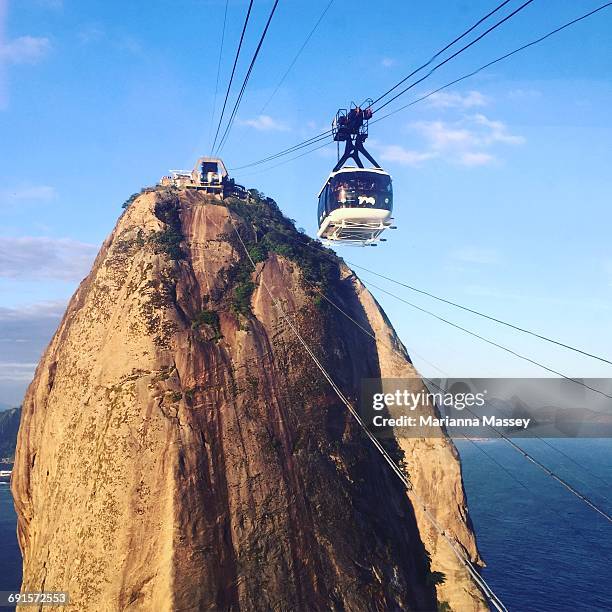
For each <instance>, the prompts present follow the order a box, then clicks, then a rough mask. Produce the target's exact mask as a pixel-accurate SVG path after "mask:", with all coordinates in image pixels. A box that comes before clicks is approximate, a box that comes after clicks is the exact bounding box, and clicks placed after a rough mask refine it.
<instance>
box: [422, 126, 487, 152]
mask: <svg viewBox="0 0 612 612" xmlns="http://www.w3.org/2000/svg"><path fill="white" fill-rule="evenodd" d="M412 125H413V127H414V128H415V129H416V130H417V131H419V132H421V134H422V135H423V136H424V137H425V139H426V140H427V141H428V143H429V145H430V146H431V147H433V148H434V149H437V150H447V149H450V148H452V147H457V146H461V147H463V146H468V145H471V144H473V143H474V140H475V138H474V134H473V133H472V132H471V131H470V130H468V129H467V128H462V127H458V126H457V124H454V125H451V124H448V123H446V122H444V121H439V120H438V121H418V122H416V123H413V124H412Z"/></svg>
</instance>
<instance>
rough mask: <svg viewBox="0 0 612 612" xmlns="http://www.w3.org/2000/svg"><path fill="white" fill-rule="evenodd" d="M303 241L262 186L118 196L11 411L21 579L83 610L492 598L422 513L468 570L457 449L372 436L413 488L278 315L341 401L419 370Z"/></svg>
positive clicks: (369, 302) (350, 284) (367, 299)
mask: <svg viewBox="0 0 612 612" xmlns="http://www.w3.org/2000/svg"><path fill="white" fill-rule="evenodd" d="M234 228H236V229H237V231H239V232H240V235H241V236H242V237H243V239H244V241H245V243H246V246H247V248H248V250H249V253H250V255H251V256H252V258H253V260H254V261H255V262H256V270H253V268H252V266H251V264H250V262H249V260H248V259H247V258H246V256H245V252H244V248H243V247H242V245H241V243H240V242H239V240H238V238H237V235H236V230H235V229H234ZM308 240H309V239H308V238H306V237H305V236H303V235H301V234H299V233H298V232H297V231H296V230H295V229H294V228H293V226H292V224H291V223H290V222H288V221H287V220H286V219H285V218H284V217H282V215H281V214H280V212H279V211H278V209H277V208H276V206H275V204H274V203H273V202H271V201H267V200H260V199H258V198H255V199H252V200H251V201H250V202H249V203H246V202H241V201H225V202H220V201H213V200H211V199H210V198H209V197H208V196H206V195H204V194H201V193H199V192H193V191H188V192H185V191H180V192H174V191H164V190H151V191H148V192H145V193H143V194H142V195H141V196H140V197H138V198H137V199H136V200H135V201H134V202H133V203H132V204H131V205H130V206H129V208H128V209H127V210H126V211H125V213H124V214H123V215H122V217H121V218H120V220H119V221H118V223H117V226H116V228H115V230H114V231H113V232H112V234H111V235H110V236H109V238H108V239H107V240H106V241H105V243H104V245H103V246H102V249H101V251H100V253H99V255H98V257H97V259H96V261H95V263H94V266H93V269H92V271H91V273H90V274H89V276H88V277H87V278H86V279H85V280H84V281H83V282H82V283H81V285H80V287H79V288H78V290H77V292H76V293H75V295H74V296H73V298H72V300H71V302H70V304H69V306H68V308H67V311H66V314H65V316H64V318H63V321H62V323H61V324H60V327H59V329H58V330H57V332H56V334H55V336H54V338H53V340H52V341H51V344H50V345H49V347H48V349H47V350H46V352H45V354H44V356H43V358H42V360H41V362H40V364H39V366H38V369H37V371H36V375H35V378H34V381H33V382H32V384H31V385H30V387H29V390H28V392H27V395H26V397H25V400H24V403H23V415H22V420H21V427H20V432H19V438H18V444H17V453H16V463H15V469H14V476H13V481H12V489H13V494H14V497H15V503H16V508H17V513H18V519H19V522H18V535H19V542H20V545H21V549H22V552H23V557H24V579H23V589H27V590H32V591H40V590H62V591H68V592H69V594H70V597H71V606H70V608H71V609H74V610H309V611H310V610H364V611H366V610H368V611H369V610H397V609H402V610H432V609H433V610H435V609H436V607H437V606H438V605H439V603H440V602H443V601H445V602H447V603H448V604H449V605H450V607H451V608H452V609H453V610H455V609H457V610H484V609H486V605H485V603H484V600H483V599H482V596H481V594H480V592H479V590H478V588H477V587H476V586H475V584H474V583H473V582H472V580H471V578H470V577H469V576H468V575H467V573H466V572H465V570H464V569H463V568H462V566H461V565H460V564H459V563H458V561H457V560H456V558H455V557H454V556H453V554H452V551H451V550H450V548H449V547H448V545H447V544H446V543H445V542H444V541H443V540H442V538H441V537H440V536H439V534H438V533H437V531H436V530H435V529H434V528H433V527H432V525H431V522H430V521H429V520H428V518H427V516H426V514H425V511H424V507H426V508H427V511H428V512H429V513H431V514H432V515H434V516H435V517H436V520H437V521H438V522H439V523H440V524H441V525H442V526H443V527H444V529H445V531H446V533H447V535H450V536H451V537H452V538H453V539H454V540H455V541H456V542H457V543H458V546H460V547H461V548H462V550H463V551H464V554H465V555H466V556H468V557H470V558H471V559H472V560H474V561H476V562H477V561H478V553H477V550H476V545H475V540H474V536H473V533H472V531H471V528H470V523H469V519H468V515H467V509H466V503H465V499H464V493H463V486H462V481H461V472H460V465H459V462H458V458H457V454H456V451H455V449H454V447H453V445H452V443H451V442H450V441H449V440H447V439H446V438H444V437H441V438H437V439H432V440H416V439H403V438H402V439H400V438H398V440H397V441H396V440H395V439H394V438H392V439H391V440H386V441H385V445H386V446H387V447H388V448H389V452H391V453H392V454H393V455H394V457H396V458H397V459H398V460H399V459H400V458H401V457H402V455H403V458H404V462H405V465H406V469H407V471H408V473H409V475H410V478H411V480H412V482H413V485H414V491H413V493H412V494H409V495H407V494H406V492H405V490H404V488H403V487H402V485H401V483H400V482H399V479H397V477H396V476H395V475H394V474H393V473H392V472H391V471H390V470H389V468H388V466H387V465H386V464H385V462H384V461H383V460H382V459H381V457H380V455H379V454H378V453H377V452H376V450H375V449H374V448H373V447H372V444H371V443H369V441H368V440H367V439H366V438H365V436H364V435H363V433H362V432H361V431H360V429H359V427H358V426H357V424H356V423H355V421H354V420H353V419H352V418H351V417H350V415H349V414H348V412H347V410H346V407H345V406H344V405H343V404H342V403H341V402H340V401H339V400H338V397H337V396H336V394H335V393H334V392H333V390H332V389H331V387H330V386H329V384H328V383H327V382H326V381H325V379H324V378H323V377H322V376H321V373H320V371H319V370H318V369H317V368H316V366H315V365H314V363H313V361H312V360H311V358H310V357H309V356H308V355H307V354H306V352H305V351H304V348H303V347H302V346H301V345H300V343H299V342H298V340H297V339H296V337H295V335H294V333H293V332H292V330H291V328H290V326H289V325H288V323H287V320H286V319H285V318H283V315H282V313H281V310H280V309H282V310H283V311H284V312H286V313H287V317H288V318H289V319H290V320H291V322H292V323H293V325H295V327H296V329H299V330H300V332H301V333H302V334H303V336H304V337H305V338H306V339H307V340H308V343H309V345H310V346H311V347H312V349H313V351H314V352H315V353H316V354H317V356H318V358H319V359H320V360H321V362H322V363H323V364H324V365H325V367H326V368H327V369H328V371H329V372H330V373H331V374H332V376H333V377H334V380H335V381H336V383H337V384H338V385H339V386H340V387H341V388H342V390H343V392H344V393H345V394H346V395H347V396H348V397H349V398H350V399H351V401H356V397H357V394H358V391H359V386H360V383H361V380H362V378H365V377H379V376H381V375H382V376H386V377H391V376H416V372H415V371H414V368H413V367H412V365H411V363H410V360H409V358H408V354H407V353H406V351H405V349H404V347H403V346H402V344H401V343H400V342H399V340H398V338H397V337H396V335H395V332H394V331H393V329H392V327H391V325H390V323H389V322H388V320H387V319H386V317H385V315H384V313H383V312H382V311H381V309H380V307H379V306H378V304H377V303H376V302H375V300H374V299H373V297H372V296H371V295H370V294H369V292H368V291H367V290H366V289H365V288H364V286H363V285H362V284H361V283H360V281H359V280H358V279H357V278H356V277H355V275H354V274H353V273H352V272H351V271H350V270H349V269H348V268H347V267H346V266H345V265H344V264H343V263H342V262H341V260H339V259H336V258H335V257H333V256H331V255H329V254H327V253H322V252H320V251H318V250H317V249H315V248H311V247H310V246H307V245H306V244H304V243H305V242H308ZM266 287H267V289H266ZM268 290H269V291H270V292H271V294H272V296H273V298H274V300H273V299H272V298H271V297H270V294H269V293H268ZM319 292H322V293H324V294H325V295H328V296H329V297H330V298H331V299H332V300H333V301H334V303H336V304H338V305H340V306H341V308H342V309H343V310H345V311H346V312H347V313H349V314H350V316H351V317H352V318H354V319H355V320H357V321H359V322H360V325H362V326H363V327H364V328H366V329H367V330H368V332H369V333H370V334H371V335H370V336H369V335H367V334H364V332H363V330H362V329H359V328H358V327H357V326H356V325H354V323H353V322H351V321H350V320H348V318H347V317H345V316H344V315H343V314H342V313H341V312H340V311H338V310H337V309H336V308H334V307H332V306H331V305H330V304H329V303H327V302H325V300H322V299H321V294H320V293H319ZM275 301H277V302H276V303H275ZM371 336H373V337H371ZM415 380H416V383H415V384H420V383H419V381H418V379H415ZM415 496H416V497H415ZM439 572H442V573H443V574H444V581H443V582H442V581H441V580H440V579H439ZM436 577H438V579H436Z"/></svg>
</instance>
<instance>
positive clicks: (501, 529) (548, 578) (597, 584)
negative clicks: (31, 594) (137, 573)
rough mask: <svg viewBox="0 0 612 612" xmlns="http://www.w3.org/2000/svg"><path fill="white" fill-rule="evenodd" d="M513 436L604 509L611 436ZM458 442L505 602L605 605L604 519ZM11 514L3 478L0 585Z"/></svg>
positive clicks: (609, 548)
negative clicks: (541, 439)
mask: <svg viewBox="0 0 612 612" xmlns="http://www.w3.org/2000/svg"><path fill="white" fill-rule="evenodd" d="M517 442H518V444H520V445H521V446H522V447H524V448H525V449H526V450H527V451H528V452H529V453H531V454H532V455H533V456H534V457H536V458H538V459H539V460H541V461H542V462H543V463H545V464H546V465H547V466H548V467H550V468H551V469H553V470H554V471H555V473H557V474H558V475H559V476H561V477H562V478H564V479H566V480H567V481H568V482H570V483H571V484H572V485H574V486H575V487H576V488H577V489H579V490H580V491H581V492H583V493H585V494H587V495H588V496H589V497H590V498H592V499H593V501H595V502H597V504H599V505H601V507H602V508H604V509H605V510H606V511H607V512H608V513H612V501H611V500H612V487H610V483H612V440H561V439H559V440H549V441H548V443H549V444H551V445H553V446H554V447H555V449H559V451H561V452H559V451H558V450H555V449H553V448H551V447H550V446H548V445H547V444H546V443H544V442H542V441H540V440H517ZM456 444H457V448H458V449H459V452H460V453H461V457H462V463H463V477H464V484H465V488H466V492H467V495H468V504H469V507H470V514H471V517H472V521H473V523H474V527H475V529H476V534H477V537H478V545H479V548H480V552H481V554H482V556H483V558H484V559H485V561H486V563H487V567H486V568H485V569H484V570H483V575H484V577H485V579H486V580H487V582H488V583H489V585H490V586H491V587H492V588H493V590H494V591H495V592H496V593H497V595H498V596H499V597H500V599H501V600H502V601H503V602H504V604H505V605H506V606H507V608H508V609H509V610H511V611H512V612H514V611H516V612H546V611H553V610H554V611H555V612H560V611H561V612H565V611H567V612H577V611H580V612H588V611H595V610H597V611H602V610H612V525H611V524H610V523H609V522H607V521H606V520H605V519H604V518H603V517H601V516H599V515H598V514H597V513H596V512H595V511H594V510H592V509H591V508H589V507H588V506H586V505H585V504H584V503H583V502H581V501H580V500H579V499H577V498H576V497H574V496H573V495H572V494H571V493H569V491H567V490H566V489H564V488H563V487H562V486H561V485H560V484H559V483H557V482H555V481H554V480H552V479H551V478H550V477H549V476H547V475H545V474H544V473H543V472H542V471H540V470H539V469H538V468H536V467H535V466H534V465H532V464H531V463H529V462H528V461H527V460H526V459H525V458H524V457H522V456H521V455H520V454H519V453H518V452H517V451H515V450H513V449H512V448H511V447H510V446H509V445H508V444H507V443H506V442H504V441H503V440H487V441H478V442H474V443H471V442H468V441H467V440H461V441H456ZM562 453H565V455H566V456H565V455H564V454H562ZM578 464H579V465H578ZM500 466H503V467H500ZM581 466H582V467H581ZM505 470H507V471H505ZM606 498H608V499H606ZM15 521H16V517H15V511H14V509H13V503H12V498H11V494H10V490H9V487H8V486H7V485H5V484H0V541H1V542H2V546H1V547H0V591H1V590H13V589H15V588H17V587H18V586H19V584H20V582H21V556H20V553H19V548H18V546H17V538H16V535H15ZM457 612H460V611H457Z"/></svg>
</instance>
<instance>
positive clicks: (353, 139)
mask: <svg viewBox="0 0 612 612" xmlns="http://www.w3.org/2000/svg"><path fill="white" fill-rule="evenodd" d="M366 138H367V134H357V135H350V136H349V137H348V138H347V140H346V145H345V147H344V153H343V154H342V157H341V158H340V159H339V160H338V163H337V164H336V165H335V166H334V169H333V170H332V172H338V170H340V168H342V166H344V164H345V163H346V162H347V161H348V160H349V159H350V158H353V159H354V160H355V163H356V164H357V167H358V168H363V167H364V165H363V162H362V161H361V158H360V157H359V154H360V153H361V154H362V155H363V156H364V157H365V158H366V159H367V160H368V161H369V162H370V163H371V164H372V165H373V166H374V167H375V168H380V166H379V165H378V162H377V161H376V160H375V159H374V158H373V157H372V156H371V155H370V154H369V153H368V152H367V151H366V149H365V147H364V146H363V141H364V140H365V139H366Z"/></svg>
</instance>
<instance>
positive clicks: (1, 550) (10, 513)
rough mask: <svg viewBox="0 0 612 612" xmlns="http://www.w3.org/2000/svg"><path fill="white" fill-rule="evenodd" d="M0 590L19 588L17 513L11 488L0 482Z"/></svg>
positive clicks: (19, 564) (19, 557) (19, 562)
mask: <svg viewBox="0 0 612 612" xmlns="http://www.w3.org/2000/svg"><path fill="white" fill-rule="evenodd" d="M0 542H1V545H0V591H13V590H19V587H20V585H21V552H20V551H19V545H18V544H17V515H16V514H15V508H14V507H13V497H12V496H11V489H10V487H9V485H8V484H7V483H4V482H0Z"/></svg>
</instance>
